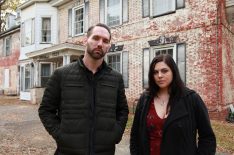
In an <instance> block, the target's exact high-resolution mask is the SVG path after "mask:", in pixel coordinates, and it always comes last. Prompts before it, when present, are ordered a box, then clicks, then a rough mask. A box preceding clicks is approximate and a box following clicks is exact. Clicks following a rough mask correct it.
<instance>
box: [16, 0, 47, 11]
mask: <svg viewBox="0 0 234 155" xmlns="http://www.w3.org/2000/svg"><path fill="white" fill-rule="evenodd" d="M48 1H49V0H29V1H26V2H25V3H23V4H21V5H20V6H19V7H18V9H20V10H23V9H25V8H27V7H29V6H31V5H33V4H34V3H37V2H38V3H40V2H48Z"/></svg>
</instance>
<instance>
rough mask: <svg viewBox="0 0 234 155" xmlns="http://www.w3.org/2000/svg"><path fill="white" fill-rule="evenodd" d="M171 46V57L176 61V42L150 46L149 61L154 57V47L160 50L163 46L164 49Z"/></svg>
mask: <svg viewBox="0 0 234 155" xmlns="http://www.w3.org/2000/svg"><path fill="white" fill-rule="evenodd" d="M170 47H171V48H172V49H173V56H172V57H173V59H174V61H175V62H177V56H176V54H177V48H176V47H177V46H176V44H167V45H161V46H152V47H151V48H150V62H151V61H152V60H153V58H154V57H155V53H154V49H159V50H161V49H163V48H165V49H169V48H170Z"/></svg>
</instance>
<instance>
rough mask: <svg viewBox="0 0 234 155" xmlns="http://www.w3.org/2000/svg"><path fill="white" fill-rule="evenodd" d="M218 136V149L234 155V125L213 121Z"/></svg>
mask: <svg viewBox="0 0 234 155" xmlns="http://www.w3.org/2000/svg"><path fill="white" fill-rule="evenodd" d="M211 123H212V127H213V130H214V132H215V135H216V140H217V149H218V150H219V151H224V152H228V153H231V154H234V123H227V122H221V121H211Z"/></svg>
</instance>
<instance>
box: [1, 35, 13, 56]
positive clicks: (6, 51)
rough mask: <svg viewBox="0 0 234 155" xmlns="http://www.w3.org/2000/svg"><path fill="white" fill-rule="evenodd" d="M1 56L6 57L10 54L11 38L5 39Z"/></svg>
mask: <svg viewBox="0 0 234 155" xmlns="http://www.w3.org/2000/svg"><path fill="white" fill-rule="evenodd" d="M3 52H4V53H3V55H4V56H8V55H10V54H11V37H6V38H5V40H4V50H3Z"/></svg>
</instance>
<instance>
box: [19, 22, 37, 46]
mask: <svg viewBox="0 0 234 155" xmlns="http://www.w3.org/2000/svg"><path fill="white" fill-rule="evenodd" d="M34 22H35V21H34V18H32V19H28V20H26V21H24V22H22V24H21V30H22V31H21V39H22V40H21V43H22V46H27V45H32V44H34Z"/></svg>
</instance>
